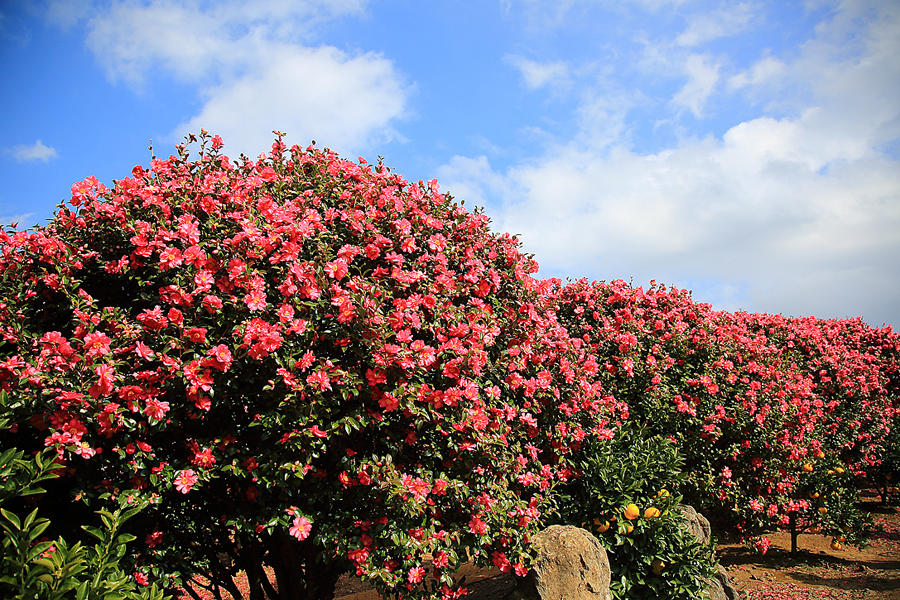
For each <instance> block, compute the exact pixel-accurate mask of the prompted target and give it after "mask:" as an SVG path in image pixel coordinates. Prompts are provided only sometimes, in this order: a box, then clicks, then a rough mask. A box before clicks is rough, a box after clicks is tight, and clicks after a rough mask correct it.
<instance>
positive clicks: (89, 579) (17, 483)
mask: <svg viewBox="0 0 900 600" xmlns="http://www.w3.org/2000/svg"><path fill="white" fill-rule="evenodd" d="M6 404H7V403H6V394H5V392H2V391H0V405H2V406H6ZM0 418H2V417H0ZM55 457H56V452H55V451H54V450H53V449H47V450H45V451H43V452H39V453H36V454H35V455H34V457H33V458H32V459H30V460H29V459H26V458H25V453H24V451H22V450H19V449H16V448H9V449H7V450H5V451H3V452H2V453H0V504H3V503H4V502H7V501H10V502H11V503H17V502H21V500H22V499H24V498H27V497H28V496H34V495H35V494H41V493H43V492H44V490H43V489H42V488H41V487H39V486H38V484H40V483H41V482H43V481H47V480H49V479H53V478H56V477H57V476H58V473H57V469H55V468H54V467H58V465H56V464H55V463H54V459H55ZM141 508H143V507H142V506H136V507H134V508H130V509H128V510H125V511H121V510H117V511H115V512H113V513H109V512H106V511H103V510H101V511H98V514H99V515H100V519H101V521H102V522H103V527H101V528H97V527H92V526H89V525H83V526H82V529H83V530H84V531H86V532H87V533H88V534H90V535H91V536H93V537H94V538H96V539H97V543H96V544H94V545H93V546H90V547H88V546H84V545H82V543H81V542H75V543H74V544H70V543H69V542H67V541H66V540H64V539H63V538H62V537H60V538H57V539H56V540H53V541H50V540H48V539H46V538H45V537H44V536H43V534H44V533H45V532H47V530H48V529H49V528H50V527H51V523H50V521H49V520H48V519H45V518H40V517H38V509H34V510H32V511H31V512H30V513H28V515H27V516H26V517H25V518H21V517H20V516H19V515H17V514H16V513H15V512H13V511H9V510H6V509H5V508H0V597H3V598H10V599H12V598H15V599H17V600H25V599H26V598H27V599H29V600H63V599H67V598H72V599H74V600H162V599H163V598H164V596H163V593H162V591H161V590H159V589H157V587H156V586H155V585H152V586H150V587H141V586H140V585H139V584H138V582H137V581H136V579H135V577H134V576H133V575H129V574H128V573H127V572H126V571H125V570H123V567H122V566H121V565H120V561H121V560H122V558H123V557H124V556H125V554H126V550H127V546H126V545H127V544H128V543H129V542H131V541H133V540H134V536H133V535H129V534H123V533H119V530H120V528H121V526H122V524H123V523H124V522H125V521H127V520H128V519H129V518H131V517H132V516H134V515H135V514H137V513H138V512H139V511H140V510H141Z"/></svg>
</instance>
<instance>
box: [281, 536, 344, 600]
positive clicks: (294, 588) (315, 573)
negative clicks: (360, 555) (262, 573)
mask: <svg viewBox="0 0 900 600" xmlns="http://www.w3.org/2000/svg"><path fill="white" fill-rule="evenodd" d="M269 542H270V543H269V544H268V550H269V551H268V556H267V558H266V562H267V563H268V564H269V565H270V566H271V567H272V568H273V569H274V571H275V580H276V583H277V585H278V600H333V598H334V588H335V585H337V581H338V579H339V578H340V576H341V575H343V574H344V573H345V572H346V571H347V568H348V567H347V565H346V563H345V562H344V561H339V560H337V561H334V562H331V563H328V564H325V563H322V562H317V561H316V557H317V555H318V553H319V550H320V548H318V547H316V546H314V545H313V544H312V543H310V542H299V541H297V540H295V539H294V538H292V537H291V536H289V535H287V534H276V535H273V536H272V537H271V538H270V539H269Z"/></svg>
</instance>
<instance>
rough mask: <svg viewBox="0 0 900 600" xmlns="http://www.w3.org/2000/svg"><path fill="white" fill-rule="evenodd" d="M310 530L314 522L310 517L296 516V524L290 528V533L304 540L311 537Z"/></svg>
mask: <svg viewBox="0 0 900 600" xmlns="http://www.w3.org/2000/svg"><path fill="white" fill-rule="evenodd" d="M310 531H312V523H311V522H310V521H309V519H307V518H306V517H294V524H293V526H292V527H291V528H290V529H289V530H288V533H290V534H291V535H292V536H294V537H295V538H297V539H298V540H300V541H301V542H302V541H303V540H305V539H306V538H308V537H309V532H310Z"/></svg>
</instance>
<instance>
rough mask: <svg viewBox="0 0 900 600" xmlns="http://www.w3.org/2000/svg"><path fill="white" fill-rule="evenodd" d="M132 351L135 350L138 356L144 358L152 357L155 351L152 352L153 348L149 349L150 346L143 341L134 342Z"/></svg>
mask: <svg viewBox="0 0 900 600" xmlns="http://www.w3.org/2000/svg"><path fill="white" fill-rule="evenodd" d="M134 351H135V353H137V355H138V356H140V357H141V358H143V359H144V360H150V359H151V358H153V356H154V354H155V352H153V350H151V349H150V346H148V345H147V344H145V343H143V342H138V343H137V344H135V349H134Z"/></svg>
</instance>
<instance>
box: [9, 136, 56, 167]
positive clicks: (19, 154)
mask: <svg viewBox="0 0 900 600" xmlns="http://www.w3.org/2000/svg"><path fill="white" fill-rule="evenodd" d="M12 155H13V158H15V159H16V160H17V161H19V162H29V161H35V160H42V161H44V162H50V159H51V158H56V150H55V149H54V148H51V147H50V146H45V145H44V143H43V142H42V141H41V140H38V141H36V142H35V143H33V144H31V145H30V146H25V145H23V144H20V145H18V146H16V147H15V148H13V149H12Z"/></svg>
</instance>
